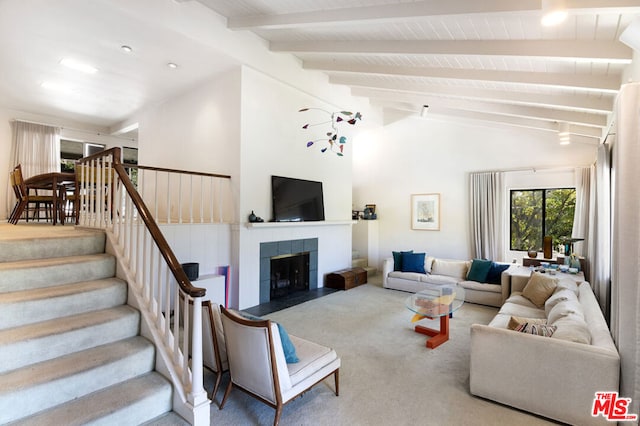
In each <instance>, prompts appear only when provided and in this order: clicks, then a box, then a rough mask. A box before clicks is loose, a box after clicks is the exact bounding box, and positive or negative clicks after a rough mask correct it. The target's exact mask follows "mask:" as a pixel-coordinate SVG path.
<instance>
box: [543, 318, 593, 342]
mask: <svg viewBox="0 0 640 426" xmlns="http://www.w3.org/2000/svg"><path fill="white" fill-rule="evenodd" d="M553 325H554V326H556V327H557V329H556V332H555V333H554V335H553V336H552V337H554V338H556V339H561V340H568V341H570V342H575V343H583V344H585V345H590V344H591V332H590V331H589V326H588V325H587V323H586V322H585V321H584V320H582V319H580V318H577V317H562V318H559V319H558V320H556V321H555V322H554V323H553Z"/></svg>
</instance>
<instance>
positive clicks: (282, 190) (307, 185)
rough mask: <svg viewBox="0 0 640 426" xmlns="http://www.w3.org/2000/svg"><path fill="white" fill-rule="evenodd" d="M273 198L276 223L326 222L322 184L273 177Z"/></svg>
mask: <svg viewBox="0 0 640 426" xmlns="http://www.w3.org/2000/svg"><path fill="white" fill-rule="evenodd" d="M271 196H272V199H273V220H274V221H275V222H308V221H318V220H324V198H323V196H322V182H315V181H312V180H304V179H294V178H288V177H282V176H271Z"/></svg>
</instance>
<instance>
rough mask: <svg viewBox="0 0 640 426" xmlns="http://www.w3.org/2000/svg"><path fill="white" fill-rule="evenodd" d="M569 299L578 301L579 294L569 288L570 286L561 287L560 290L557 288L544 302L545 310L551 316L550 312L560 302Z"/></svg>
mask: <svg viewBox="0 0 640 426" xmlns="http://www.w3.org/2000/svg"><path fill="white" fill-rule="evenodd" d="M569 300H574V301H576V302H577V301H578V296H576V294H575V293H574V292H573V291H571V290H569V289H568V288H560V290H558V289H556V291H555V292H554V293H553V294H552V295H551V297H549V298H548V299H547V301H546V302H544V311H545V313H546V314H547V317H548V316H549V312H550V311H551V309H553V307H554V306H556V305H557V304H558V303H560V302H566V301H569Z"/></svg>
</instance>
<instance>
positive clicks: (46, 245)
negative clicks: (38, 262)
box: [0, 228, 106, 262]
mask: <svg viewBox="0 0 640 426" xmlns="http://www.w3.org/2000/svg"><path fill="white" fill-rule="evenodd" d="M27 229H28V228H27ZM34 232H35V231H34ZM41 234H42V231H41V230H39V234H38V235H33V236H30V235H18V236H16V238H12V239H2V240H0V262H15V261H18V260H32V259H44V258H48V257H51V256H52V254H55V256H56V257H67V256H79V255H84V254H96V253H104V247H105V238H106V237H105V234H104V232H101V231H93V230H70V232H68V233H65V234H64V237H63V238H59V237H55V236H54V237H46V236H43V235H41Z"/></svg>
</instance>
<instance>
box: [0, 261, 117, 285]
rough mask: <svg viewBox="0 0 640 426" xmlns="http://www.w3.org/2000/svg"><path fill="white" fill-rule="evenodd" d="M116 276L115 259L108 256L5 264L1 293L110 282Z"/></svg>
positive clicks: (0, 274)
mask: <svg viewBox="0 0 640 426" xmlns="http://www.w3.org/2000/svg"><path fill="white" fill-rule="evenodd" d="M115 272H116V261H115V258H114V257H113V256H112V255H110V254H106V253H102V254H91V255H83V256H71V257H56V258H51V259H38V260H23V261H15V262H3V263H0V293H4V292H9V291H19V290H29V289H33V288H41V287H52V286H55V285H59V284H69V283H75V282H80V281H91V280H99V279H102V278H110V277H113V276H115Z"/></svg>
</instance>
